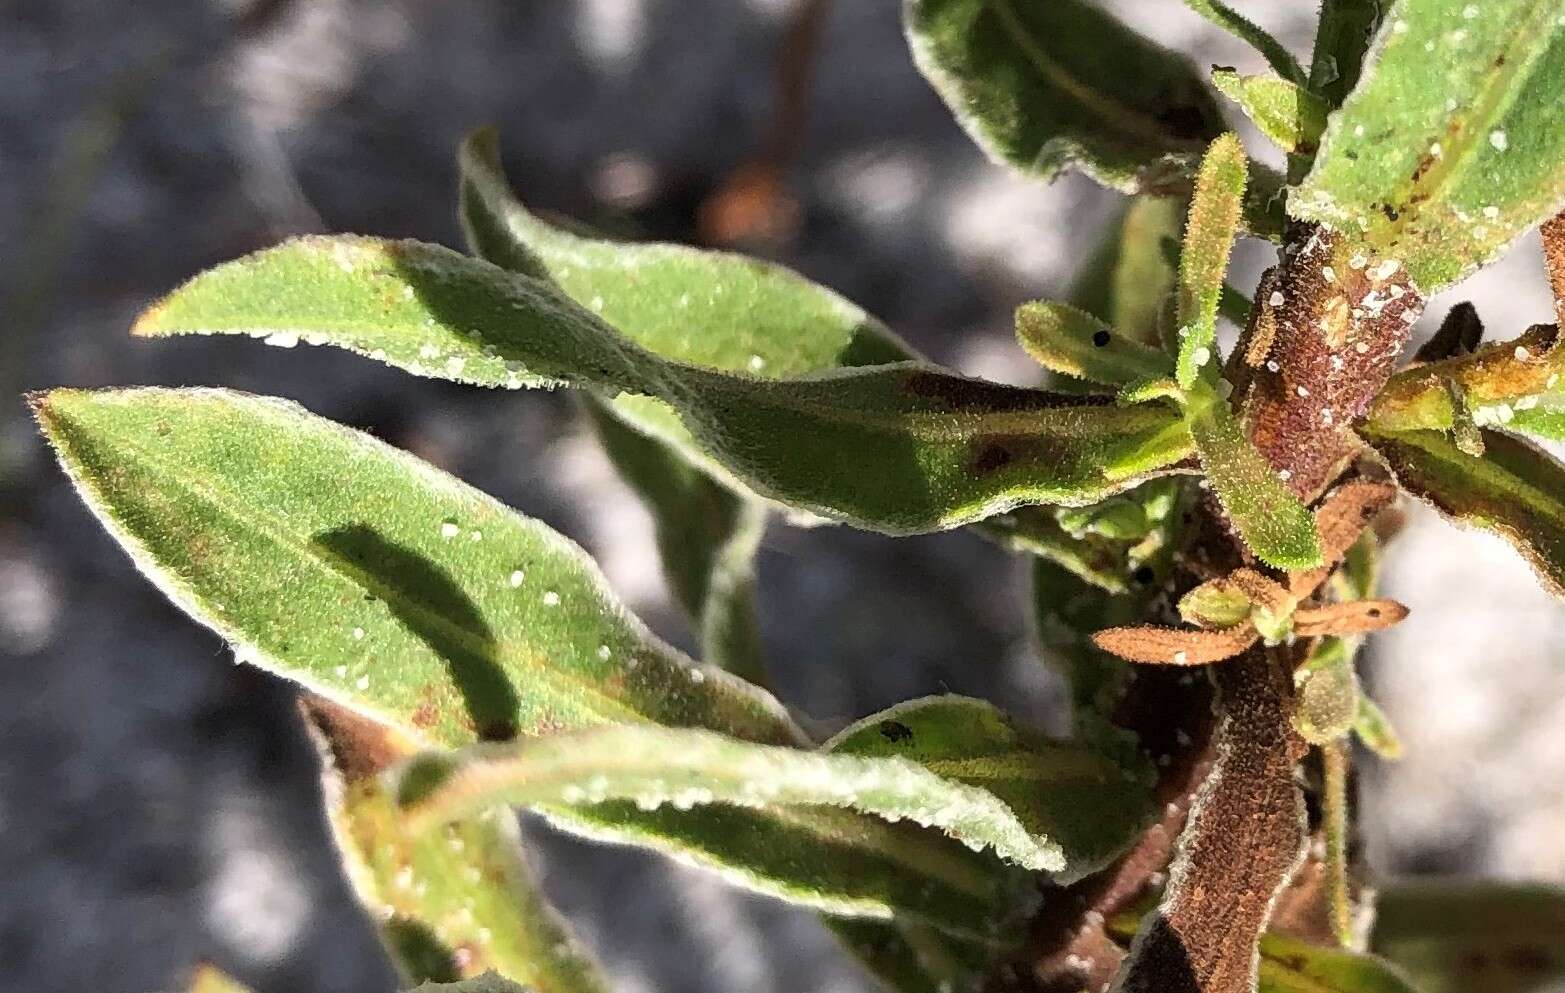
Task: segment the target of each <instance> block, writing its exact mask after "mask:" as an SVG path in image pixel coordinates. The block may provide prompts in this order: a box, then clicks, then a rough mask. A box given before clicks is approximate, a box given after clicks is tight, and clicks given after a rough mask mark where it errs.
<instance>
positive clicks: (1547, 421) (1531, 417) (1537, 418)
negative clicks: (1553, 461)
mask: <svg viewBox="0 0 1565 993" xmlns="http://www.w3.org/2000/svg"><path fill="white" fill-rule="evenodd" d="M1504 423H1505V426H1506V427H1507V428H1509V429H1510V430H1512V431H1519V432H1521V433H1522V434H1530V435H1532V436H1533V437H1535V438H1543V439H1544V440H1546V441H1565V406H1560V407H1553V406H1550V407H1534V408H1532V409H1531V410H1518V411H1515V413H1514V414H1513V415H1512V417H1511V419H1510V420H1509V421H1506V422H1504Z"/></svg>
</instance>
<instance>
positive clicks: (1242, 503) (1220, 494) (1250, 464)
mask: <svg viewBox="0 0 1565 993" xmlns="http://www.w3.org/2000/svg"><path fill="white" fill-rule="evenodd" d="M1188 417H1189V423H1190V433H1191V435H1192V436H1193V437H1194V438H1195V440H1196V447H1197V448H1198V449H1199V451H1200V453H1201V464H1202V466H1203V467H1204V468H1205V470H1206V478H1207V479H1209V480H1211V483H1212V489H1213V490H1214V491H1215V492H1216V493H1217V499H1218V501H1219V502H1220V503H1221V504H1222V507H1223V512H1224V513H1225V514H1226V515H1227V516H1228V518H1229V520H1230V521H1232V522H1233V525H1234V527H1235V528H1236V529H1237V530H1238V532H1239V535H1240V537H1242V538H1243V539H1244V542H1245V544H1246V545H1248V546H1249V548H1250V550H1251V551H1253V552H1254V553H1255V554H1256V556H1257V557H1258V558H1259V559H1260V560H1261V561H1262V562H1265V563H1266V564H1267V565H1271V566H1275V567H1276V568H1279V569H1309V568H1313V567H1314V566H1316V565H1319V564H1320V561H1321V548H1320V535H1319V533H1318V532H1317V531H1316V528H1315V519H1314V518H1313V517H1312V516H1311V515H1310V512H1309V510H1308V509H1306V508H1305V506H1304V504H1302V503H1300V502H1299V498H1298V497H1296V496H1294V495H1293V493H1292V492H1291V491H1290V490H1289V489H1288V487H1286V486H1285V485H1283V482H1282V480H1280V479H1278V478H1277V476H1276V475H1275V474H1274V473H1273V472H1272V469H1271V466H1269V465H1267V463H1266V459H1265V458H1264V457H1263V456H1262V455H1261V453H1260V452H1259V451H1258V450H1257V449H1256V447H1255V446H1254V445H1253V444H1251V443H1250V441H1249V439H1247V438H1246V437H1245V436H1244V429H1243V428H1242V427H1241V426H1240V424H1239V421H1238V420H1237V419H1236V418H1235V417H1234V415H1233V411H1232V410H1231V409H1230V408H1229V406H1228V401H1226V400H1223V399H1222V398H1220V397H1217V396H1215V395H1213V396H1206V397H1202V398H1198V400H1197V401H1196V402H1194V403H1193V404H1192V406H1191V407H1190V409H1189V413H1188Z"/></svg>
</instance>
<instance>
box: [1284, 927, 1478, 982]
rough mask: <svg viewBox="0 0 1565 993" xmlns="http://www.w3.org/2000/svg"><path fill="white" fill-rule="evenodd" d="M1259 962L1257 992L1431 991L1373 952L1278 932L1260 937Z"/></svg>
mask: <svg viewBox="0 0 1565 993" xmlns="http://www.w3.org/2000/svg"><path fill="white" fill-rule="evenodd" d="M1260 965H1261V969H1260V975H1261V979H1260V985H1259V988H1258V991H1257V993H1431V991H1430V990H1420V989H1418V988H1417V987H1415V986H1414V985H1413V983H1411V982H1409V981H1408V978H1407V977H1406V976H1405V975H1404V974H1403V973H1402V971H1401V970H1400V969H1398V968H1397V967H1396V966H1394V965H1392V964H1391V963H1389V962H1385V961H1382V960H1381V959H1378V958H1376V957H1374V956H1373V955H1363V954H1360V953H1358V952H1349V951H1344V950H1342V949H1340V948H1322V947H1320V946H1319V945H1311V944H1307V943H1306V942H1302V941H1298V940H1297V939H1294V938H1287V937H1284V936H1282V935H1280V934H1267V935H1265V936H1263V937H1262V938H1261V948H1260ZM1475 989H1476V987H1475ZM1486 993H1488V991H1487V990H1486Z"/></svg>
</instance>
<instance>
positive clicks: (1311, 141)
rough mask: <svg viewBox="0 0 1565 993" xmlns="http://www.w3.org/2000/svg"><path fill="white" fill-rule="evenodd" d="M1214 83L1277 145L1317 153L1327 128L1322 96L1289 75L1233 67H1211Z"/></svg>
mask: <svg viewBox="0 0 1565 993" xmlns="http://www.w3.org/2000/svg"><path fill="white" fill-rule="evenodd" d="M1212 83H1213V85H1215V86H1216V87H1217V90H1218V92H1219V93H1221V94H1223V95H1224V96H1226V97H1227V98H1228V99H1230V100H1232V101H1233V102H1234V103H1236V104H1238V105H1239V107H1240V108H1241V109H1242V110H1243V111H1244V114H1245V116H1246V117H1248V118H1249V119H1250V120H1251V121H1253V122H1254V123H1255V126H1256V127H1258V128H1260V129H1261V133H1262V134H1264V135H1266V137H1268V138H1270V139H1271V140H1272V141H1274V142H1276V143H1277V147H1279V148H1281V149H1282V150H1283V151H1285V152H1289V153H1297V154H1302V155H1310V154H1313V153H1314V151H1315V147H1316V145H1317V143H1318V142H1319V141H1320V135H1321V132H1322V131H1323V130H1325V128H1326V113H1327V107H1326V104H1325V102H1324V101H1322V100H1321V98H1320V97H1318V96H1316V95H1315V94H1313V93H1311V92H1310V91H1309V90H1306V89H1305V88H1304V87H1302V86H1300V85H1298V84H1297V83H1291V82H1289V81H1288V80H1286V79H1279V78H1277V77H1276V76H1241V75H1239V74H1238V73H1237V72H1234V71H1233V70H1232V69H1214V70H1212Z"/></svg>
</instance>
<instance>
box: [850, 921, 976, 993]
mask: <svg viewBox="0 0 1565 993" xmlns="http://www.w3.org/2000/svg"><path fill="white" fill-rule="evenodd" d="M825 924H826V926H827V927H828V928H830V929H831V931H832V933H833V934H835V935H836V936H837V939H838V940H839V941H841V942H842V944H843V947H845V948H846V949H847V950H848V952H849V953H850V954H851V955H852V956H853V957H854V958H856V959H858V960H859V962H860V963H861V964H862V965H863V966H864V967H865V968H866V969H868V970H869V971H870V972H871V973H873V974H874V976H875V978H876V979H878V980H880V982H881V984H882V985H883V986H884V987H885V988H886V989H888V990H891V991H893V993H951V991H952V990H962V989H969V988H971V987H972V986H973V984H974V982H975V981H976V980H978V979H980V978H981V977H982V976H983V975H984V974H985V973H986V972H987V970H988V968H989V967H990V966H991V965H992V964H993V962H994V960H995V959H997V958H998V953H997V950H996V949H995V947H994V946H992V945H986V944H981V943H978V942H972V941H967V940H964V939H960V938H955V937H953V936H951V935H948V934H944V933H941V932H939V931H936V930H934V929H932V928H929V927H927V926H925V925H922V924H919V923H918V922H916V921H908V920H903V919H898V920H893V921H890V922H887V921H870V920H864V919H863V918H851V917H827V918H825Z"/></svg>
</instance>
